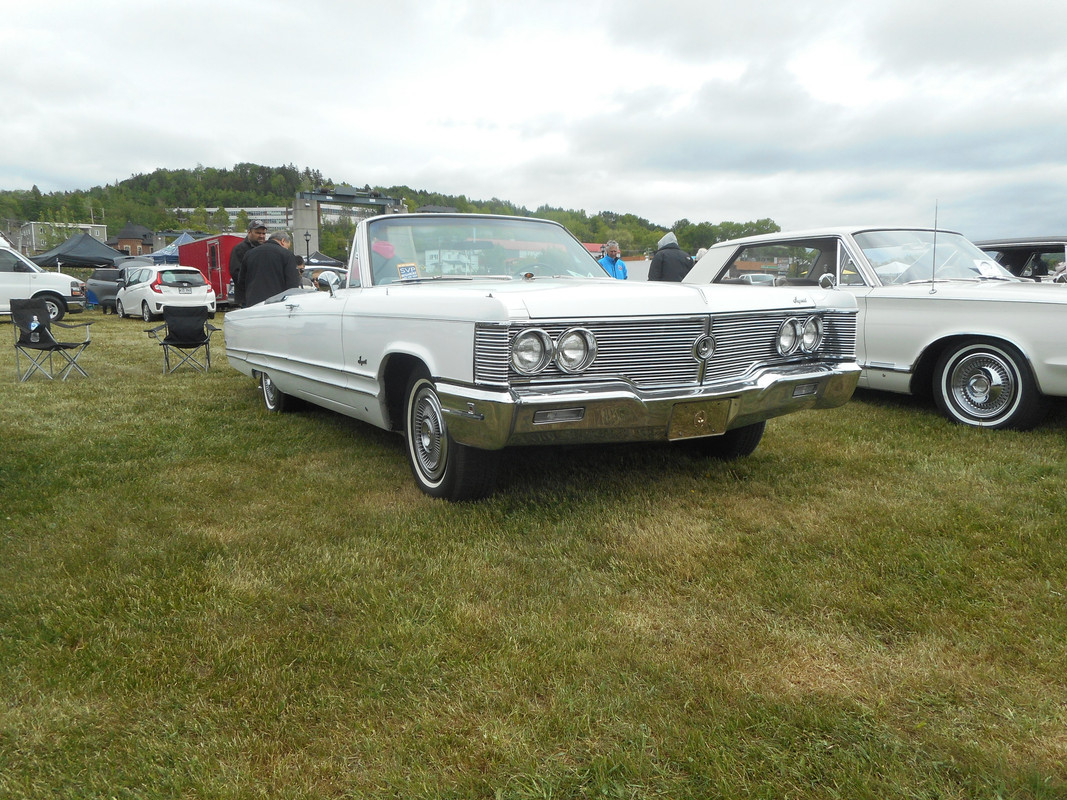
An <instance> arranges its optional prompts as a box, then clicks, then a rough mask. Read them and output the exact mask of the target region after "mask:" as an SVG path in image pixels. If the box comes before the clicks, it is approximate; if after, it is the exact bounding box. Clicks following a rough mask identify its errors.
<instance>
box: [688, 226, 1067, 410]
mask: <svg viewBox="0 0 1067 800" xmlns="http://www.w3.org/2000/svg"><path fill="white" fill-rule="evenodd" d="M754 263H755V264H766V265H770V264H775V265H777V266H778V268H779V269H781V270H782V272H783V275H782V277H780V278H779V279H778V282H779V283H781V284H786V285H813V284H815V283H816V282H818V281H820V280H821V281H823V282H824V283H830V284H834V285H837V286H839V288H841V289H842V290H844V291H847V292H849V293H851V294H853V295H854V296H855V297H856V300H857V302H858V304H859V324H858V336H857V342H856V353H857V356H858V359H859V364H860V366H861V367H862V368H863V374H862V377H861V378H860V382H859V385H860V386H861V387H866V388H870V389H881V390H885V391H890V392H903V393H907V394H930V393H932V394H933V397H934V400H935V401H936V403H937V405H938V407H939V408H940V409H941V411H942V412H943V413H944V414H945V415H946V416H947V417H948V418H949V419H951V420H953V421H954V422H958V423H962V424H965V425H974V426H980V427H989V428H1018V429H1025V428H1030V427H1033V426H1034V425H1036V424H1037V423H1038V422H1040V421H1041V419H1042V417H1043V415H1044V413H1045V411H1046V408H1047V405H1048V404H1047V398H1048V397H1049V396H1056V397H1063V396H1067V358H1065V357H1064V354H1065V352H1067V351H1065V347H1064V340H1063V320H1064V316H1065V314H1067V285H1061V284H1052V283H1041V284H1037V283H1034V282H1033V281H1028V280H1020V279H1019V278H1016V277H1015V276H1014V275H1012V274H1011V273H1010V272H1008V271H1007V270H1005V269H1004V268H1003V267H1001V266H1000V265H999V264H997V263H996V262H995V261H994V260H993V259H992V258H991V257H990V256H989V255H988V254H986V253H984V252H982V251H981V250H979V249H978V248H977V247H976V246H975V245H974V244H972V243H971V242H969V241H968V240H967V239H965V238H964V237H963V236H961V235H960V234H959V233H955V232H951V231H941V230H938V231H934V230H932V229H902V228H834V229H823V230H814V231H804V232H795V233H789V232H783V233H773V234H767V235H763V236H753V237H750V238H746V239H737V240H734V241H730V242H721V243H719V244H716V245H714V246H713V247H711V248H710V249H709V251H708V253H707V255H705V256H704V257H703V258H702V259H701V260H700V261H699V262H698V263H697V264H696V265H695V266H694V267H693V270H692V271H691V272H690V273H689V275H688V276H686V278H685V283H687V284H695V285H701V284H704V285H706V284H716V285H724V284H730V283H739V284H740V283H741V282H742V281H741V280H740V277H741V276H742V273H743V272H744V271H746V270H750V269H752V265H753V264H754ZM753 290H754V291H762V289H758V288H756V289H753Z"/></svg>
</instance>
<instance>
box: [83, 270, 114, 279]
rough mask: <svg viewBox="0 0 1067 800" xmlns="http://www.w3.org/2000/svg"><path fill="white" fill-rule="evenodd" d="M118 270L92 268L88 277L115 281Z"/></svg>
mask: <svg viewBox="0 0 1067 800" xmlns="http://www.w3.org/2000/svg"><path fill="white" fill-rule="evenodd" d="M119 272H121V270H117V269H94V270H93V274H92V275H90V276H89V277H90V278H93V279H95V280H98V281H117V280H118V279H119Z"/></svg>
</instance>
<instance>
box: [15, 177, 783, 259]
mask: <svg viewBox="0 0 1067 800" xmlns="http://www.w3.org/2000/svg"><path fill="white" fill-rule="evenodd" d="M337 185H341V184H335V183H334V181H332V180H330V179H328V178H326V177H324V176H323V175H322V173H321V172H319V171H318V170H312V169H309V168H304V169H299V168H298V167H296V166H295V165H293V164H289V165H286V166H281V167H266V166H262V165H259V164H246V163H242V164H236V165H234V167H233V168H232V169H219V168H215V167H204V166H202V165H199V164H198V165H197V166H196V168H194V169H157V170H155V171H154V172H151V173H149V174H147V175H143V174H137V175H131V176H130V177H129V178H127V179H125V180H122V181H118V182H116V183H114V184H110V183H109V184H107V185H105V186H95V187H93V188H91V189H88V190H75V191H66V192H49V193H43V192H41V191H40V189H38V188H37V186H34V187H33V188H32V189H29V190H0V225H2V226H3V228H4V230H5V232H7V233H8V234H9V235H11V234H12V233H14V232H15V230H16V229H17V228H18V226H19V225H21V224H22V223H23V222H27V221H32V222H45V223H50V224H53V225H56V226H57V227H58V226H62V224H63V223H103V224H106V225H107V226H108V230H109V232H111V231H118V230H121V228H122V227H123V226H124V225H125V224H126V223H127V222H132V223H135V224H138V225H144V226H145V227H146V228H149V229H151V230H157V231H161V230H175V231H177V230H185V229H191V230H196V231H203V232H205V233H207V232H220V231H224V230H226V229H227V228H228V226H229V225H230V221H229V217H228V216H227V215H226V213H225V212H224V211H221V212H220V211H215V212H209V211H208V210H207V209H209V208H211V209H217V208H225V207H230V208H233V207H241V206H247V207H254V206H289V205H292V202H293V198H294V197H295V196H296V193H297V192H301V191H312V190H315V189H320V188H327V189H329V188H333V187H334V186H337ZM366 188H368V189H370V188H371V187H369V186H368V187H366ZM373 188H374V189H375V190H376V191H379V192H381V193H382V194H383V195H387V196H390V197H396V198H398V199H400V200H402V201H403V202H404V203H405V204H406V205H407V207H408V210H410V211H414V210H415V209H417V208H420V207H422V206H445V207H451V208H455V209H456V210H457V211H461V212H465V213H482V214H506V215H509V216H523V217H538V218H542V219H551V220H554V221H556V222H559V223H561V224H563V225H564V226H566V227H567V228H568V229H569V230H570V231H571V232H572V233H573V234H574V235H575V236H576V237H577V238H578V239H580V240H581V241H583V242H606V241H608V240H609V239H614V240H616V241H617V242H618V243H619V245H620V247H621V249H622V251H623V255H624V256H638V255H647V254H650V253H652V252H654V251H655V249H656V243H657V242H658V241H659V239H660V238H661V237H662V236H663V234H664V233H666V232H667V230H668V228H665V227H663V226H661V225H656V224H654V223H652V222H650V221H649V220H647V219H644V218H642V217H638V216H636V215H634V214H620V213H616V212H612V211H601V212H598V213H596V214H589V213H587V212H586V211H584V210H575V209H565V208H555V207H552V206H547V205H543V206H540V207H538V208H536V209H534V210H533V211H531V210H529V209H527V208H526V207H524V206H517V205H515V204H514V203H511V202H509V201H507V200H500V199H498V198H495V197H494V198H492V199H490V200H470V199H468V198H467V197H466V196H465V195H458V196H457V195H446V194H441V193H437V192H428V191H424V190H420V189H412V188H411V187H409V186H387V187H373ZM178 208H192V209H195V210H194V211H193V212H191V213H180V212H176V211H175V209H178ZM239 227H240V226H239ZM352 228H353V224H352V223H351V222H349V221H341V222H338V223H328V224H324V225H323V227H322V230H321V232H320V250H321V251H322V252H323V253H325V254H326V255H329V256H333V257H335V258H343V257H345V255H346V252H347V246H348V243H349V242H350V241H351V238H352ZM670 230H673V231H674V233H675V235H676V236H677V237H678V243H679V245H680V246H681V248H682V249H683V250H686V251H688V252H690V253H693V252H696V250H698V249H699V248H701V247H710V246H711V245H712V244H714V243H715V242H720V241H723V240H725V239H732V238H736V237H738V236H749V235H753V234H757V233H769V232H773V231H777V230H780V229H779V227H778V225H777V224H775V222H774V221H773V220H771V219H759V220H754V221H751V222H743V223H738V222H720V223H711V222H697V223H694V222H690V221H689V220H688V219H681V220H677V221H676V222H675V223H674V224H673V225H671V226H670Z"/></svg>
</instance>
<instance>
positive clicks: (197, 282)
mask: <svg viewBox="0 0 1067 800" xmlns="http://www.w3.org/2000/svg"><path fill="white" fill-rule="evenodd" d="M160 275H161V276H162V277H161V280H160V282H161V283H162V284H163V285H164V286H203V285H204V284H205V283H207V281H205V280H204V276H203V274H201V273H200V272H198V271H197V270H195V269H168V270H164V271H163V272H161V273H160Z"/></svg>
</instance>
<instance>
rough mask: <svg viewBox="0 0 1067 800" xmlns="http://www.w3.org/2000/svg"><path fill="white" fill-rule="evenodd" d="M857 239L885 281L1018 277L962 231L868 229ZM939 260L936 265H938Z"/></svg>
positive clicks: (1002, 278) (905, 281) (884, 282)
mask: <svg viewBox="0 0 1067 800" xmlns="http://www.w3.org/2000/svg"><path fill="white" fill-rule="evenodd" d="M853 238H855V240H856V243H857V244H859V246H860V249H862V250H863V254H864V255H865V256H866V257H867V260H868V261H869V262H870V263H871V266H872V267H874V271H875V272H876V273H877V275H878V277H879V279H880V280H881V281H882V283H883V284H899V283H910V282H911V281H929V280H932V279H935V280H1015V278H1014V277H1013V276H1012V274H1011V273H1010V272H1008V271H1007V270H1006V269H1004V268H1003V267H1002V266H1000V265H999V264H998V263H997V262H996V261H994V260H993V259H992V258H991V257H990V256H989V255H988V254H986V253H983V252H982V251H981V250H979V249H978V248H977V247H976V246H975V245H973V244H971V243H970V242H969V241H968V240H967V239H965V238H964V237H962V236H960V235H959V234H958V233H946V232H945V231H938V232H937V234H936V239H935V234H934V232H933V231H913V230H908V231H900V230H897V231H865V232H863V233H857V234H856V235H855V236H854V237H853ZM935 259H936V264H935Z"/></svg>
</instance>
